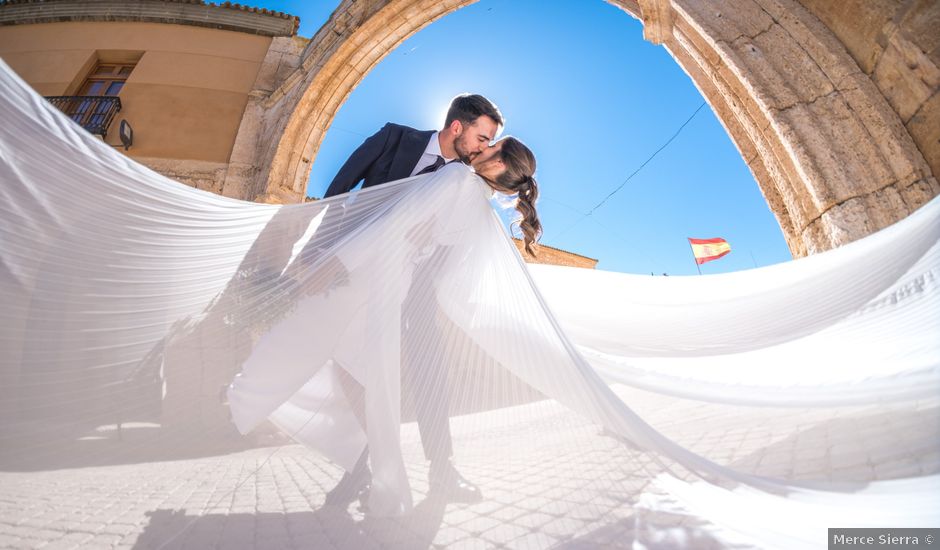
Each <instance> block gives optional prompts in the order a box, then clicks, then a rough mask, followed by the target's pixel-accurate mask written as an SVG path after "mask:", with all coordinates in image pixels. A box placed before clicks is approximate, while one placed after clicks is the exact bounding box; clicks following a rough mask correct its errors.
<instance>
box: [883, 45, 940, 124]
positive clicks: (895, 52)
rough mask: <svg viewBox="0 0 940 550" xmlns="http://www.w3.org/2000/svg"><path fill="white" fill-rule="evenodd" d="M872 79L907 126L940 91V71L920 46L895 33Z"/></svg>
mask: <svg viewBox="0 0 940 550" xmlns="http://www.w3.org/2000/svg"><path fill="white" fill-rule="evenodd" d="M872 79H873V80H874V81H875V84H877V85H878V88H879V89H880V90H881V92H882V93H883V94H884V96H885V98H886V99H887V100H888V102H889V103H890V104H891V106H892V107H894V110H895V111H897V113H898V116H900V117H901V120H902V121H903V122H905V123H906V122H907V121H908V120H910V118H911V116H913V115H914V113H916V112H917V110H918V109H920V106H921V105H923V104H924V102H925V101H927V99H928V98H930V96H931V95H932V94H934V93H935V92H936V91H937V89H938V88H940V68H938V67H937V66H936V65H935V64H934V63H933V62H932V61H931V60H930V58H929V57H927V55H926V54H925V53H924V52H923V51H922V50H921V49H920V48H919V47H917V45H915V44H914V43H912V42H910V41H909V40H907V39H906V38H904V37H903V36H902V35H901V34H900V33H895V34H893V35H892V36H891V38H890V39H889V40H888V44H887V47H886V48H885V51H884V53H883V54H882V56H881V58H880V59H879V60H878V64H877V65H876V66H875V70H874V73H873V74H872Z"/></svg>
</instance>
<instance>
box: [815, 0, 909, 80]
mask: <svg viewBox="0 0 940 550" xmlns="http://www.w3.org/2000/svg"><path fill="white" fill-rule="evenodd" d="M800 3H801V4H803V6H805V7H806V8H807V9H808V10H809V11H810V12H812V13H813V15H815V16H816V17H817V18H819V20H820V21H822V22H823V23H825V25H826V26H827V27H828V28H829V29H830V30H832V32H833V34H835V36H836V37H837V38H838V39H839V40H840V41H841V42H842V43H843V44H844V45H845V48H846V50H848V52H849V54H850V55H851V56H852V57H853V58H854V59H855V61H856V63H858V65H859V67H861V69H862V71H864V72H865V73H867V74H871V72H872V71H873V70H874V68H875V63H876V62H877V61H878V58H879V57H880V56H881V52H882V50H883V49H884V47H883V44H881V43H880V40H881V37H882V35H883V29H884V27H885V26H886V25H890V23H891V20H892V19H893V18H894V16H895V13H896V12H897V10H898V6H899V3H898V2H897V1H896V0H840V1H839V2H832V1H831V0H800Z"/></svg>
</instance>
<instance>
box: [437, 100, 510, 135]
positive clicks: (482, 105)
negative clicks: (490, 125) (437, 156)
mask: <svg viewBox="0 0 940 550" xmlns="http://www.w3.org/2000/svg"><path fill="white" fill-rule="evenodd" d="M484 115H486V116H488V117H490V118H492V119H493V120H494V121H495V122H496V124H497V125H499V126H503V125H504V124H503V115H502V113H500V112H499V109H497V108H496V105H493V103H492V102H491V101H490V100H489V99H486V98H485V97H483V96H481V95H479V94H460V95H459V96H457V97H455V98H454V99H453V100H452V101H451V102H450V108H449V109H447V120H445V121H444V128H447V127H448V126H450V123H451V122H453V121H455V120H459V121H460V122H462V123H463V124H473V121H474V120H476V119H478V118H480V117H481V116H484Z"/></svg>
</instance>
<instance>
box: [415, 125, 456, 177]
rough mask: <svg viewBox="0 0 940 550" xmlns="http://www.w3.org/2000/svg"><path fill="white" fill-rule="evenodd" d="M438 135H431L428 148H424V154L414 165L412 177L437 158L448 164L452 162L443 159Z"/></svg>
mask: <svg viewBox="0 0 940 550" xmlns="http://www.w3.org/2000/svg"><path fill="white" fill-rule="evenodd" d="M439 133H440V132H434V133H433V134H431V139H430V141H428V146H427V147H425V148H424V152H423V153H421V158H419V159H418V164H415V167H414V169H413V170H412V171H411V175H412V176H413V175H415V174H417V173H418V172H420V171H421V170H424V169H425V168H426V167H428V166H431V165H432V164H434V163H435V162H437V157H442V158H443V159H444V162H450V161H452V160H454V159H449V158H447V157H445V156H444V153H441V142H440V141H439V140H438V139H437V135H438V134H439Z"/></svg>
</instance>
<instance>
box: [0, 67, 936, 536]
mask: <svg viewBox="0 0 940 550" xmlns="http://www.w3.org/2000/svg"><path fill="white" fill-rule="evenodd" d="M0 69H2V71H0V74H2V79H0V92H2V93H0V97H2V100H0V101H2V107H3V113H4V118H5V122H4V124H3V125H2V127H0V182H2V185H0V210H2V217H0V237H2V242H0V247H2V248H0V296H2V299H3V304H4V308H3V311H2V313H0V315H2V316H3V322H2V328H0V344H2V350H0V381H2V382H3V384H2V385H3V386H5V387H6V388H7V390H6V391H4V393H2V394H0V397H2V399H3V403H2V405H3V411H4V412H5V414H4V415H3V417H4V420H3V421H2V423H3V428H4V431H3V433H2V434H0V435H3V436H4V437H5V438H7V440H8V441H13V439H12V437H13V436H12V435H9V434H16V433H17V430H20V431H22V430H24V429H26V428H24V426H25V427H29V429H30V430H32V431H33V432H35V431H36V426H43V427H44V428H43V429H47V430H48V438H49V439H52V438H53V437H54V436H55V435H56V434H58V432H57V431H55V430H54V429H52V428H48V426H53V425H55V426H59V425H62V424H63V423H66V422H65V420H66V419H67V420H68V422H71V423H72V424H80V425H82V426H85V427H94V426H97V425H100V424H104V423H106V422H108V421H110V418H111V416H110V415H111V411H112V409H111V408H109V405H113V404H114V403H115V402H120V403H127V402H132V403H137V402H138V401H139V397H138V396H139V394H138V393H135V392H138V390H140V389H141V388H147V387H151V386H152V385H153V381H154V380H156V381H158V382H159V381H160V380H162V381H163V383H164V384H170V383H171V382H172V379H173V376H175V375H176V373H185V372H197V371H198V372H208V371H206V370H205V369H206V366H207V365H209V364H213V362H219V361H223V359H221V358H224V362H225V364H226V365H227V367H226V368H227V369H228V370H225V371H224V372H227V373H228V374H229V375H230V376H229V377H228V379H226V380H224V381H225V382H226V383H227V382H231V385H230V386H229V388H228V390H227V396H228V402H229V406H230V410H231V415H232V420H233V422H234V424H235V425H236V426H237V427H238V429H239V430H240V431H241V432H243V433H248V432H250V431H251V430H253V429H255V428H257V427H258V426H261V425H263V424H264V423H266V422H268V421H270V422H273V423H274V424H275V425H277V426H279V427H280V428H281V430H283V431H284V432H285V433H287V434H289V435H290V436H291V437H293V438H294V439H296V440H297V441H299V442H301V443H303V444H305V445H306V446H308V447H310V448H312V449H316V450H317V451H319V452H320V453H322V454H323V455H324V456H326V457H328V458H329V459H330V460H332V461H334V462H335V463H337V464H339V465H341V466H342V467H343V468H345V469H347V470H348V469H351V468H352V467H353V464H355V462H356V459H357V458H358V457H359V455H360V453H361V451H362V449H363V448H364V447H365V446H366V445H368V447H369V451H370V462H371V465H372V470H373V489H372V492H371V494H370V510H371V512H372V513H374V514H375V515H377V516H396V515H401V514H407V513H409V512H410V511H411V510H412V508H413V506H414V502H413V496H412V492H413V484H414V483H415V480H414V479H413V476H409V472H410V471H411V470H412V469H411V468H410V466H409V465H410V463H411V461H412V459H411V458H408V457H409V456H411V455H408V453H405V452H403V449H404V448H407V447H408V445H409V443H408V442H407V441H405V440H404V439H403V437H404V436H402V433H403V432H402V427H401V426H402V423H403V422H404V423H407V422H408V421H409V420H410V413H409V412H408V409H409V407H411V408H414V407H415V406H421V404H420V403H415V400H416V399H417V400H418V401H420V400H421V397H420V395H421V392H416V391H415V387H414V386H420V385H421V384H424V383H425V380H429V379H430V378H431V377H432V374H431V370H427V369H432V370H434V369H436V370H435V372H438V373H439V372H444V373H446V376H445V378H446V381H447V384H446V390H445V391H447V392H448V393H449V394H450V395H451V397H452V399H451V414H452V416H453V417H454V418H452V420H454V421H455V422H458V421H459V419H460V418H465V419H468V420H467V421H472V420H470V419H477V418H495V417H493V416H486V415H488V414H493V413H492V412H491V411H497V412H498V411H506V412H505V414H504V415H503V417H509V416H512V415H518V417H519V418H522V417H523V416H524V415H525V414H529V413H530V412H531V411H535V410H539V411H549V410H551V411H553V412H552V413H551V414H553V415H563V414H572V413H573V415H574V416H576V417H577V418H579V419H580V420H578V422H583V423H584V424H583V425H581V424H579V426H581V427H579V430H581V432H579V433H581V434H584V433H586V430H588V429H590V430H597V429H599V428H603V429H604V430H606V433H608V434H610V435H612V436H613V440H614V441H616V442H617V446H616V449H618V450H616V451H612V452H614V453H615V454H617V453H619V454H620V455H621V456H628V455H629V456H635V455H636V454H638V455H642V456H643V457H645V458H644V460H645V462H643V463H644V464H648V466H644V468H647V470H645V471H646V472H647V474H648V475H647V477H648V479H647V481H649V480H653V482H652V483H648V484H644V485H643V487H644V489H642V490H634V489H629V490H627V489H623V490H622V491H621V492H623V493H624V494H627V495H629V496H630V498H632V499H633V501H634V502H632V505H633V506H635V508H636V509H637V510H638V512H637V514H636V516H635V518H634V521H636V522H637V524H640V523H641V518H643V517H644V516H643V515H642V514H641V513H640V512H639V511H643V510H645V511H646V512H648V514H653V515H655V514H657V513H666V514H674V515H678V516H685V517H692V518H696V520H697V521H699V522H702V523H703V524H705V525H711V526H712V527H711V528H710V529H712V531H713V536H714V537H717V538H718V539H719V540H722V541H725V542H728V543H731V541H733V542H735V543H741V544H745V545H756V546H763V547H813V546H818V545H819V544H820V542H819V541H821V540H824V537H825V528H826V527H835V526H839V527H848V526H859V527H868V526H886V527H902V526H924V527H926V526H932V525H935V524H936V522H937V520H938V519H940V499H938V497H937V496H936V495H938V494H940V479H938V477H937V475H936V472H937V468H936V467H935V466H936V464H934V465H933V466H929V465H928V466H919V467H918V468H915V472H913V473H911V472H905V474H904V476H903V477H904V478H905V479H892V478H891V476H884V475H878V476H876V475H874V474H872V475H870V476H867V477H865V476H863V477H860V478H858V479H851V480H845V479H843V480H838V481H840V482H837V481H832V480H829V481H827V480H825V479H817V480H805V479H787V478H786V476H782V477H781V476H777V477H768V476H766V475H761V474H760V473H755V472H754V471H745V470H742V469H740V468H735V467H732V466H729V465H727V464H719V462H720V461H717V460H713V459H710V458H706V457H705V456H702V454H701V453H700V452H697V451H695V450H692V449H690V448H687V447H686V446H683V445H680V444H679V443H677V442H675V441H674V440H673V438H672V437H670V436H667V435H666V434H665V433H664V432H663V431H662V430H660V429H657V428H656V427H655V426H653V425H651V424H649V423H647V422H646V421H644V419H643V418H642V417H641V416H640V415H639V414H637V412H636V411H635V410H634V409H633V408H632V407H631V406H630V405H631V403H630V402H625V401H624V397H623V396H624V395H625V393H624V392H629V391H633V389H635V390H637V391H642V392H645V393H650V394H655V395H657V396H661V397H660V398H661V399H662V400H663V401H662V402H663V403H665V402H667V401H666V400H668V399H673V400H674V399H676V398H679V399H681V400H686V401H689V400H690V401H691V402H694V403H701V404H702V405H701V406H702V407H704V406H705V405H706V404H707V405H708V406H723V407H727V408H726V409H723V410H724V411H725V412H724V414H725V415H726V418H732V419H734V422H741V423H744V422H746V419H747V418H748V415H749V414H750V413H749V411H752V410H762V409H763V408H766V407H781V408H783V407H800V408H804V409H819V410H830V409H831V408H838V407H843V408H844V407H876V408H877V407H882V406H885V407H893V408H894V409H892V410H895V409H897V410H903V411H905V412H906V413H907V412H909V413H910V414H911V415H913V417H915V418H918V419H922V418H923V415H931V414H933V413H935V412H936V410H937V409H936V405H937V404H936V399H937V396H938V395H940V392H938V390H940V339H938V338H937V336H936V335H937V334H940V330H938V329H940V316H938V315H937V311H940V288H938V286H937V276H938V269H940V201H938V200H934V201H932V202H931V203H929V204H928V205H926V206H924V207H922V208H921V209H919V210H918V211H916V212H914V213H913V214H912V215H911V216H910V217H909V218H908V219H906V220H904V221H903V222H901V223H898V224H896V225H895V226H892V227H890V228H888V229H886V230H883V231H881V232H879V233H877V234H875V235H872V236H871V237H868V238H866V239H863V240H861V241H859V242H856V243H852V244H851V245H848V246H844V247H842V248H840V249H838V250H835V251H831V252H827V253H824V254H820V255H817V256H814V257H810V258H806V259H801V260H798V261H795V262H790V263H787V264H782V265H777V266H772V267H768V268H763V269H757V270H753V271H748V272H744V273H735V274H730V275H723V276H712V277H687V278H681V277H671V278H651V277H641V276H635V275H625V274H617V273H605V272H601V271H591V270H579V269H574V268H561V267H552V266H526V264H525V263H524V262H523V260H522V259H521V257H520V256H519V254H518V253H517V252H516V250H515V248H514V246H513V244H512V242H511V241H510V239H509V237H508V236H507V235H506V233H505V231H504V229H503V228H502V225H501V223H500V221H499V218H498V216H497V215H496V214H495V212H494V211H493V207H492V205H491V203H490V201H489V197H490V192H489V190H488V187H487V186H486V185H485V184H484V183H483V182H482V180H480V179H479V178H477V177H476V176H475V175H474V174H473V173H472V172H471V171H470V170H469V169H468V168H466V167H464V166H462V165H448V166H446V167H444V168H443V169H441V170H439V171H438V172H435V173H433V174H429V175H425V176H418V177H414V178H409V179H405V180H400V181H397V182H392V183H389V184H386V185H382V186H378V187H374V188H370V189H367V190H363V191H359V192H354V193H350V194H346V195H341V196H338V197H333V198H330V199H327V200H322V201H316V202H314V203H309V204H303V205H288V206H270V205H258V204H252V203H245V202H241V201H237V200H232V199H228V198H224V197H220V196H216V195H212V194H209V193H206V192H202V191H199V190H196V189H192V188H189V187H186V186H184V185H181V184H179V183H177V182H174V181H172V180H169V179H167V178H164V177H162V176H160V175H158V174H156V173H154V172H152V171H150V170H148V169H146V168H145V167H142V166H140V165H138V164H136V163H135V162H133V161H131V160H130V159H128V158H126V157H124V156H122V155H120V154H118V153H116V152H114V151H113V150H111V149H110V148H109V147H108V146H107V145H104V144H102V143H101V142H99V141H97V140H95V139H94V138H92V137H91V136H88V135H86V134H85V133H83V131H82V130H80V129H79V128H77V127H76V126H75V125H73V124H72V123H71V122H70V121H69V120H68V119H66V118H65V117H64V116H62V115H61V114H59V113H57V112H56V111H54V110H53V108H52V107H50V106H48V105H46V104H45V102H44V100H43V99H42V98H40V97H39V96H37V95H36V94H35V93H33V92H32V91H31V90H29V89H28V88H27V87H26V86H25V85H24V84H23V83H22V82H21V81H20V80H19V79H18V78H17V77H16V76H15V75H13V74H12V73H11V72H10V70H9V69H8V68H7V67H6V66H5V65H2V66H0ZM408 369H412V370H411V371H409V370H408ZM414 369H417V370H414ZM415 372H417V373H418V374H417V375H415V374H414V373H415ZM236 373H237V376H234V375H235V374H236ZM409 373H410V374H409ZM78 381H80V384H81V387H82V388H83V390H82V392H80V395H79V394H76V393H75V392H70V391H69V390H70V388H74V387H75V385H76V384H78V383H79V382H78ZM168 387H169V386H168ZM10 388H14V389H13V390H10ZM165 391H167V392H168V393H167V395H164V396H163V398H164V401H163V404H162V407H163V409H164V411H166V409H167V408H169V407H171V405H172V401H171V400H170V399H169V398H170V397H172V394H173V392H172V391H171V390H169V389H167V390H165ZM425 393H427V392H425ZM415 396H419V397H417V398H416V397H415ZM669 402H678V401H669ZM556 405H560V406H561V407H560V408H558V409H557V410H556V409H555V408H552V407H555V406H556ZM709 410H712V409H709ZM716 410H717V409H716ZM782 410H784V409H782ZM833 410H835V409H833ZM562 411H568V412H564V413H563V412H562ZM781 414H783V413H781ZM558 418H562V416H558ZM565 418H567V417H565ZM39 421H41V423H37V422H39ZM461 422H462V421H459V422H458V423H460V424H461V426H463V425H464V424H463V423H461ZM481 422H482V421H481ZM486 422H490V420H487V421H486ZM523 425H524V424H523ZM742 425H743V424H742ZM584 426H589V427H590V428H588V427H584ZM931 426H932V425H931ZM484 428H485V429H481V430H478V431H476V432H473V430H470V432H472V433H475V434H476V435H475V436H473V437H476V438H478V439H476V440H475V439H474V438H473V437H468V438H467V441H468V445H471V446H472V445H473V443H474V441H482V439H481V438H483V439H485V438H487V437H495V436H496V435H495V434H497V433H498V432H499V430H501V429H503V428H501V427H499V426H495V425H489V424H487V425H486V426H484ZM703 429H705V428H703ZM889 431H890V427H889V426H887V425H886V426H885V427H884V430H883V431H882V432H878V431H877V430H876V431H874V432H871V433H874V434H876V435H878V434H881V435H883V436H884V437H883V438H882V437H880V436H879V437H874V438H872V439H871V440H870V441H868V442H867V447H866V452H867V453H869V454H868V455H867V456H877V453H879V452H883V451H884V450H885V449H889V448H890V447H892V446H897V445H898V440H897V437H898V434H896V433H895V434H893V435H892V436H891V437H888V432H889ZM594 433H596V431H595V432H594ZM936 436H937V432H936V428H935V427H934V428H928V429H927V431H924V430H923V429H919V430H916V431H912V432H911V433H910V434H905V437H904V445H905V446H906V447H905V448H907V449H914V451H912V452H915V453H920V454H922V455H927V456H931V457H932V456H936V453H937V438H936ZM596 438H598V439H601V440H604V441H610V440H611V439H610V438H609V437H608V438H606V439H605V438H603V437H602V436H596ZM41 439H42V438H40V441H39V442H34V443H31V444H30V445H24V446H18V447H17V448H15V449H12V448H10V447H7V449H4V453H5V455H6V456H8V457H9V456H14V457H19V458H25V459H27V460H28V459H30V458H31V457H34V456H39V455H40V454H42V453H43V452H44V449H46V447H45V446H44V442H43V441H41ZM778 440H779V438H777V439H774V442H776V441H778ZM516 441H517V445H518V447H520V448H523V447H526V446H530V447H539V446H546V448H554V447H550V445H549V443H548V441H549V439H539V438H534V439H533V437H532V436H530V435H529V434H526V433H519V434H518V436H517V439H516ZM552 444H553V445H562V446H563V447H565V446H566V445H567V447H565V448H575V450H574V451H573V452H574V453H575V454H574V455H573V456H577V453H578V452H581V453H582V455H581V456H582V457H583V456H585V455H584V453H587V452H588V451H587V450H586V449H585V448H584V447H583V445H584V443H583V442H582V441H581V440H580V439H579V440H578V441H574V440H572V441H571V442H568V443H564V442H562V443H557V442H556V443H552ZM767 445H768V448H769V446H770V440H768V443H767ZM515 446H516V445H515V444H514V447H515ZM463 448H466V447H463ZM513 452H516V450H515V449H507V450H506V453H507V454H506V455H504V456H503V455H499V454H493V455H489V456H481V455H477V456H473V457H469V458H467V459H466V460H467V463H468V464H476V465H477V466H479V471H485V469H486V468H495V469H499V468H500V467H501V466H503V465H505V464H508V462H507V461H508V458H507V457H510V456H512V455H511V453H513ZM457 459H458V460H460V452H458V455H457ZM801 460H802V459H801V458H800V457H799V456H797V457H795V458H794V461H795V462H796V463H799V462H800V461H801ZM869 460H870V459H869ZM474 461H475V462H474ZM794 472H795V469H794ZM562 475H566V474H562ZM876 477H878V478H880V479H876ZM885 477H887V478H888V479H884V478H885ZM573 479H574V480H575V481H574V483H575V484H576V485H577V486H578V488H579V490H585V491H588V492H591V491H593V492H596V494H597V495H604V494H612V493H617V492H618V491H620V489H617V490H614V488H615V487H625V486H627V485H629V482H628V481H627V478H626V477H623V476H621V477H617V476H613V477H611V478H609V479H608V478H604V479H601V480H598V479H586V478H584V479H581V481H577V480H578V479H579V478H577V476H574V478H573ZM599 482H600V485H598V483H599ZM653 515H648V516H646V517H649V518H652V517H653ZM797 520H799V521H797ZM644 521H645V520H644ZM648 526H649V527H644V529H652V530H653V532H652V533H651V534H648V538H647V544H650V545H653V546H658V545H661V544H667V543H668V544H672V545H679V546H683V544H681V542H676V540H675V539H669V536H670V532H671V529H672V527H670V526H668V525H667V526H662V527H661V528H659V527H657V523H656V521H654V520H652V519H650V520H649V521H648ZM820 537H823V538H820ZM686 545H693V546H694V542H693V543H687V544H686Z"/></svg>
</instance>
